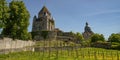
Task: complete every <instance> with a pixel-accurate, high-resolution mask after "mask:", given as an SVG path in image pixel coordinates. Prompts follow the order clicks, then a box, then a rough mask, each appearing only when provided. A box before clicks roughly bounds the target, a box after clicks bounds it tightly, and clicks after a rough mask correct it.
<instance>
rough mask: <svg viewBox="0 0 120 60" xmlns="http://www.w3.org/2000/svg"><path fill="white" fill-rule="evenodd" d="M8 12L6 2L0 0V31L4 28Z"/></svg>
mask: <svg viewBox="0 0 120 60" xmlns="http://www.w3.org/2000/svg"><path fill="white" fill-rule="evenodd" d="M8 11H9V8H8V6H7V2H6V0H0V29H2V28H4V27H5V25H6V20H8V18H9V13H8Z"/></svg>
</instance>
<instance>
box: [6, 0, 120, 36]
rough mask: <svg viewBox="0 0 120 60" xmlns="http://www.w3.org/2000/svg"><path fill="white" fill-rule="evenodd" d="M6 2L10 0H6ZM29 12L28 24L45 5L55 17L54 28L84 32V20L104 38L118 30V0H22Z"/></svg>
mask: <svg viewBox="0 0 120 60" xmlns="http://www.w3.org/2000/svg"><path fill="white" fill-rule="evenodd" d="M7 1H8V2H9V1H11V0H7ZM24 2H25V5H26V7H27V9H28V11H29V12H30V16H31V17H30V26H29V28H28V30H29V31H31V29H32V20H33V16H34V15H38V12H39V11H40V10H41V8H42V7H43V6H44V5H46V7H47V8H48V10H49V11H50V12H51V14H52V16H53V17H54V19H55V24H56V28H60V29H61V30H63V31H66V32H68V31H74V32H80V33H82V32H84V27H85V22H86V21H87V22H88V23H89V26H90V27H91V29H92V31H93V32H95V33H100V34H103V35H104V36H105V37H106V38H108V37H109V35H110V34H111V33H118V32H120V0H24Z"/></svg>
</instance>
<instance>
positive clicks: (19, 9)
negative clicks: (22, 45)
mask: <svg viewBox="0 0 120 60" xmlns="http://www.w3.org/2000/svg"><path fill="white" fill-rule="evenodd" d="M9 8H10V11H9V13H10V19H9V20H8V21H7V24H6V25H7V26H6V28H4V29H3V35H5V36H10V37H12V38H17V39H23V40H26V39H29V38H30V37H29V36H30V35H29V33H28V30H27V28H28V26H29V18H30V14H29V12H28V10H27V9H26V7H25V5H24V2H23V1H12V2H11V3H10V4H9Z"/></svg>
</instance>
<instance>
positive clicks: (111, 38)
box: [108, 33, 120, 43]
mask: <svg viewBox="0 0 120 60" xmlns="http://www.w3.org/2000/svg"><path fill="white" fill-rule="evenodd" d="M108 41H109V42H117V43H120V34H119V33H118V34H114V33H113V34H111V35H110V36H109V38H108Z"/></svg>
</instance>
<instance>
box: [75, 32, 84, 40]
mask: <svg viewBox="0 0 120 60" xmlns="http://www.w3.org/2000/svg"><path fill="white" fill-rule="evenodd" d="M75 37H76V41H77V42H80V41H81V42H82V41H83V40H84V38H83V36H82V34H80V33H79V32H77V33H76V34H75Z"/></svg>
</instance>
